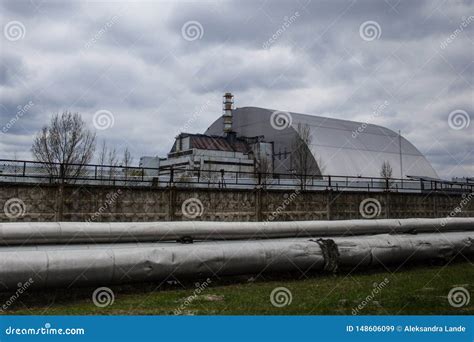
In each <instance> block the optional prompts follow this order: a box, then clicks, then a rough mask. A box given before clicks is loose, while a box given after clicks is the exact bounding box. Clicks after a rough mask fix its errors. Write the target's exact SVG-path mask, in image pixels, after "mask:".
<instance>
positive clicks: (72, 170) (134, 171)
mask: <svg viewBox="0 0 474 342" xmlns="http://www.w3.org/2000/svg"><path fill="white" fill-rule="evenodd" d="M0 182H16V183H50V184H56V183H64V184H90V185H115V186H154V187H169V186H176V187H197V188H234V189H235V188H241V189H249V188H267V189H291V188H293V189H303V190H335V191H364V192H366V191H400V192H417V193H420V192H433V191H436V192H446V193H468V192H473V191H474V183H472V182H466V183H463V182H451V181H443V180H434V179H423V178H418V179H410V178H405V179H397V178H380V177H359V176H338V175H311V174H297V173H261V172H243V171H228V170H224V169H219V170H200V169H197V170H190V169H185V168H168V169H166V170H165V169H159V168H151V167H136V166H123V165H118V166H117V165H99V164H87V165H80V164H60V163H43V162H37V161H27V160H9V159H0Z"/></svg>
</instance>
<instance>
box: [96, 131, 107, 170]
mask: <svg viewBox="0 0 474 342" xmlns="http://www.w3.org/2000/svg"><path fill="white" fill-rule="evenodd" d="M106 160H107V142H106V141H105V140H102V145H101V148H100V151H99V158H98V162H99V165H100V168H99V176H100V179H102V178H103V176H104V165H105V163H106Z"/></svg>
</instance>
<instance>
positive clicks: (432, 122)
mask: <svg viewBox="0 0 474 342" xmlns="http://www.w3.org/2000/svg"><path fill="white" fill-rule="evenodd" d="M473 9H474V6H473V3H472V1H456V2H446V1H443V0H439V1H408V0H404V1H396V0H387V1H375V0H374V1H362V0H361V1H310V0H298V1H247V0H246V1H231V0H228V1H227V0H225V1H218V0H216V1H205V2H176V3H172V2H148V1H144V2H128V1H125V2H118V3H117V2H110V3H109V2H95V1H71V2H63V1H40V0H31V1H13V0H11V1H10V0H9V1H2V3H1V12H2V15H1V25H2V33H3V30H4V28H5V27H6V25H7V24H8V23H10V22H12V21H19V22H21V24H22V25H23V26H24V28H25V35H24V37H23V38H22V39H19V40H13V41H12V40H11V39H10V40H9V39H7V38H8V37H6V36H5V34H3V35H2V36H1V37H0V44H1V49H0V58H1V63H0V95H1V103H0V126H1V127H4V126H5V125H8V126H9V129H8V132H7V133H0V134H2V136H1V141H0V154H1V156H2V157H12V156H13V154H16V155H17V156H19V157H22V158H30V157H31V155H30V152H29V147H30V144H31V139H32V136H33V135H34V134H35V132H36V131H37V130H38V129H39V128H40V127H41V126H42V125H44V124H45V123H46V122H48V120H49V118H50V116H51V115H52V114H54V113H58V112H61V111H63V110H71V111H78V112H80V113H81V114H82V115H83V117H84V118H85V120H86V121H87V122H88V123H89V124H90V125H91V127H93V125H92V118H93V116H94V113H95V112H96V111H98V110H101V109H105V110H108V111H110V112H112V113H113V115H114V118H115V122H114V126H113V127H111V128H109V129H107V130H104V131H97V134H98V136H99V139H107V140H108V141H109V143H112V144H114V145H116V146H117V147H118V148H119V149H121V148H124V147H125V146H128V147H129V148H130V149H131V150H132V151H133V152H134V154H135V157H136V158H135V161H137V160H138V158H139V156H141V155H164V154H166V152H167V151H168V150H169V148H170V147H171V144H172V139H173V137H174V136H175V135H176V134H177V132H178V131H180V130H187V131H192V132H203V131H204V130H205V129H206V128H207V127H208V126H209V125H210V124H211V123H212V122H213V121H214V120H215V119H216V118H217V117H218V116H219V115H220V112H221V110H220V107H221V105H220V97H221V94H222V93H223V92H224V91H232V92H234V93H235V95H236V97H235V100H236V105H237V106H240V107H243V106H262V107H267V108H278V109H282V110H290V111H294V112H302V113H305V112H306V113H310V114H315V115H327V116H331V117H336V118H343V119H349V120H356V121H368V122H372V123H374V124H379V125H382V126H386V127H389V128H391V129H393V130H399V129H400V130H401V131H402V134H403V135H404V136H406V137H407V138H408V139H410V141H412V142H413V143H414V144H415V145H416V146H417V147H418V148H419V149H420V150H421V151H422V152H423V153H425V154H426V156H427V157H428V159H429V160H430V161H431V162H432V163H433V166H434V167H435V169H436V170H437V171H438V172H439V174H440V175H441V176H443V177H451V176H460V175H472V174H474V156H473V148H472V146H474V144H473V138H472V137H473V136H474V117H473V116H474V106H473V105H474V104H473V100H472V99H473V97H472V94H473V92H472V91H473V83H474V79H473V77H474V65H473V62H472V60H473V51H474V50H473V41H474V38H473V33H474V18H471V17H472V15H473V14H474V11H473ZM470 18H471V19H470ZM189 22H197V23H198V24H199V25H200V26H201V27H202V30H201V29H200V28H199V26H197V27H198V29H199V30H201V31H200V32H198V37H197V38H196V39H189V38H190V37H183V33H182V29H183V25H185V24H186V23H189ZM367 22H376V24H377V25H378V26H379V27H380V32H376V34H377V33H378V35H379V36H378V37H377V38H375V39H374V40H370V39H368V40H367V39H362V38H363V37H361V35H360V32H359V31H360V27H361V25H363V24H364V23H367ZM461 28H462V29H461ZM376 29H377V30H378V28H377V27H376ZM185 38H188V39H185ZM191 38H192V37H191ZM30 101H32V102H33V103H34V106H32V107H31V108H30V109H29V110H28V111H27V113H26V114H24V115H22V116H21V117H20V119H19V120H15V118H16V116H17V114H18V107H19V106H20V107H21V106H25V105H26V104H28V103H29V102H30ZM384 101H387V102H388V105H387V107H386V108H385V109H384V111H383V112H382V113H381V114H380V115H374V114H373V112H374V107H375V106H377V105H380V104H381V103H383V102H384ZM456 110H464V111H466V112H467V113H468V115H469V118H470V120H471V123H470V126H469V127H465V128H464V129H460V130H455V129H453V128H451V127H450V125H449V121H448V117H449V114H450V113H451V112H453V111H456ZM196 113H197V114H196ZM194 117H197V118H195V119H192V118H194ZM12 120H13V121H12ZM190 120H192V122H191V124H190ZM12 122H13V125H12V124H11V123H12Z"/></svg>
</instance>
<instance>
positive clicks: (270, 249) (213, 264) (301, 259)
mask: <svg viewBox="0 0 474 342" xmlns="http://www.w3.org/2000/svg"><path fill="white" fill-rule="evenodd" d="M473 255H474V232H449V233H443V234H439V233H435V234H418V235H411V234H406V235H389V234H382V235H372V236H353V237H332V238H327V239H326V238H324V239H310V238H289V239H267V240H251V241H203V242H197V243H194V244H179V243H175V242H158V243H123V244H98V245H67V246H59V245H58V246H54V245H53V246H23V247H2V248H0V288H2V287H3V289H9V290H12V289H16V288H17V284H18V283H24V282H26V281H28V280H29V279H30V278H31V279H32V280H33V282H32V284H33V286H37V287H72V286H79V285H93V284H101V285H107V284H124V283H132V282H143V281H162V280H164V279H168V278H169V277H176V278H181V277H187V278H195V279H198V278H202V277H216V276H225V275H241V274H249V275H250V274H259V273H261V272H272V273H280V272H290V271H292V272H303V273H305V272H310V271H318V270H326V271H334V270H336V269H338V268H341V267H350V268H354V269H355V268H363V269H365V268H370V267H374V266H377V265H383V266H386V265H390V264H405V263H407V262H411V261H428V260H433V259H443V260H451V259H453V258H454V257H456V256H464V257H467V258H469V257H472V256H473Z"/></svg>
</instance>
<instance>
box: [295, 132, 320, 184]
mask: <svg viewBox="0 0 474 342" xmlns="http://www.w3.org/2000/svg"><path fill="white" fill-rule="evenodd" d="M311 141H312V137H311V130H310V127H309V125H307V124H301V123H299V124H298V127H297V134H296V135H295V138H294V140H293V142H292V153H291V159H292V169H293V170H294V172H295V174H296V177H297V179H298V181H299V183H300V187H301V189H305V188H306V184H307V180H308V177H309V176H310V175H311V174H312V173H314V172H316V171H317V170H316V169H317V165H315V161H314V157H313V155H312V153H311V151H310V149H309V145H310V144H311Z"/></svg>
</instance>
